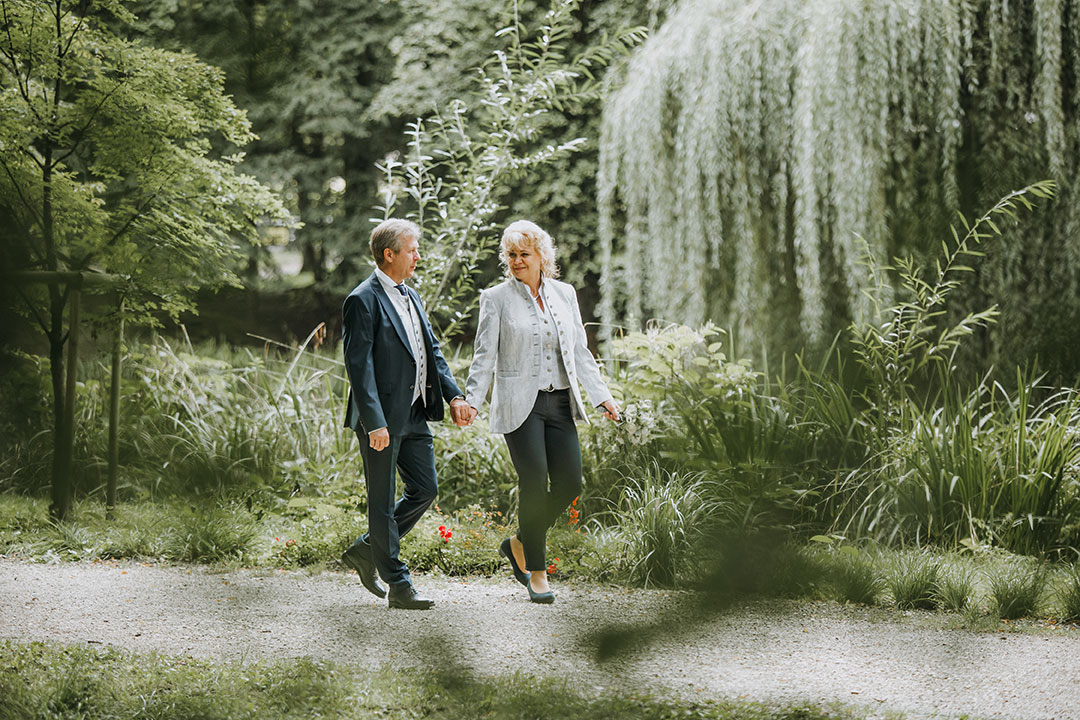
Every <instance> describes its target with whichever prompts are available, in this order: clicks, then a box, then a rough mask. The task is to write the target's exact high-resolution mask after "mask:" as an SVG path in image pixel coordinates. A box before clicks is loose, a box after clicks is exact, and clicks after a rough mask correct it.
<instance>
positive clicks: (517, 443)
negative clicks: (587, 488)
mask: <svg viewBox="0 0 1080 720" xmlns="http://www.w3.org/2000/svg"><path fill="white" fill-rule="evenodd" d="M505 437H506V446H507V447H508V448H509V449H510V459H511V460H512V461H513V463H514V469H515V470H517V474H518V539H520V540H521V542H522V544H524V546H525V569H526V570H528V571H533V570H546V569H547V561H546V559H545V558H546V547H547V531H548V528H550V527H551V526H552V525H554V524H555V521H556V520H558V519H559V516H560V515H561V514H562V512H563V510H565V509H566V508H567V507H568V506H569V505H570V503H571V502H573V500H574V498H576V497H577V496H578V495H580V494H581V445H580V444H579V443H578V434H577V427H575V425H574V418H573V414H572V412H571V410H570V391H569V390H555V391H553V392H542V391H541V392H538V393H537V394H536V404H535V405H533V409H532V412H531V413H529V416H528V417H527V418H525V422H524V423H522V424H521V427H519V428H518V429H517V430H514V431H513V432H510V433H507V434H506V435H505ZM549 478H550V481H551V482H550V487H549V484H548V480H549Z"/></svg>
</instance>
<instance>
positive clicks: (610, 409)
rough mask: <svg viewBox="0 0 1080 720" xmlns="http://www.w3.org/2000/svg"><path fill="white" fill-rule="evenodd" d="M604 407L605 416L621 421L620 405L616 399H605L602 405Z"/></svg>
mask: <svg viewBox="0 0 1080 720" xmlns="http://www.w3.org/2000/svg"><path fill="white" fill-rule="evenodd" d="M600 407H602V408H604V417H606V418H607V419H608V420H612V421H614V422H619V406H618V405H617V404H616V403H615V401H614V400H605V401H604V403H603V404H602V405H601V406H600Z"/></svg>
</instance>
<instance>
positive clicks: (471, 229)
mask: <svg viewBox="0 0 1080 720" xmlns="http://www.w3.org/2000/svg"><path fill="white" fill-rule="evenodd" d="M579 5H580V0H556V2H554V3H553V4H552V6H551V9H550V10H549V11H548V12H547V14H546V15H545V17H544V20H543V22H542V24H541V25H540V27H538V28H537V30H536V31H535V33H534V34H533V36H534V39H529V37H530V35H529V31H528V29H527V28H526V27H525V26H524V25H523V24H522V23H521V22H520V21H519V20H518V19H517V18H515V19H514V22H513V23H512V24H511V25H509V26H507V27H504V28H502V29H501V30H499V31H498V32H497V33H496V36H497V37H499V38H506V39H507V41H508V46H507V47H506V48H505V49H499V50H496V51H495V52H493V53H492V56H491V58H490V59H489V61H488V62H487V63H485V64H484V65H483V66H482V67H480V68H479V69H478V70H477V72H476V87H477V89H478V90H479V91H480V93H479V96H480V104H479V106H478V107H476V108H470V107H469V106H468V105H467V104H466V103H465V102H464V101H462V100H454V101H452V102H451V103H449V104H448V105H447V106H446V107H445V108H442V109H440V110H437V111H436V112H434V113H433V114H432V115H430V116H429V117H427V118H424V119H417V120H416V121H415V122H414V123H412V124H410V125H409V129H408V133H407V134H408V137H409V142H408V146H407V151H406V153H405V157H404V160H398V159H397V158H388V159H387V161H386V162H384V163H382V164H380V165H379V169H380V170H381V171H382V172H383V173H384V174H385V181H384V186H383V189H382V193H381V194H382V198H381V199H382V203H381V204H380V205H379V206H378V208H377V209H378V210H379V211H380V214H381V217H380V218H379V219H380V220H381V219H385V218H387V217H390V216H391V215H394V214H395V213H402V214H404V215H405V216H407V217H409V218H410V219H412V220H414V221H415V222H416V223H417V224H418V225H420V227H421V229H422V231H423V233H424V245H423V254H424V257H425V266H426V268H427V271H426V272H424V273H422V275H421V276H419V277H418V284H419V286H420V288H419V289H420V292H421V294H422V295H423V296H424V297H425V299H426V300H427V303H428V313H429V315H430V316H431V317H432V321H433V322H434V323H435V325H436V326H437V328H438V329H439V331H440V332H441V333H442V334H453V333H454V332H455V330H457V329H458V327H459V326H460V324H461V323H462V322H463V321H464V320H465V319H466V318H467V317H468V316H469V314H470V312H471V311H472V309H473V307H474V306H475V303H476V292H475V278H476V275H477V273H478V270H479V267H480V264H481V263H482V262H483V260H484V259H485V258H487V257H489V256H490V255H491V254H492V253H493V252H494V251H495V249H496V247H497V244H498V241H497V237H496V236H495V235H493V234H491V231H492V230H493V226H492V218H493V217H494V216H495V214H496V213H497V211H498V210H499V209H500V208H501V207H502V204H501V201H502V198H503V197H504V195H505V193H506V191H507V188H508V187H509V186H510V184H511V182H512V181H514V180H517V179H519V178H521V177H522V175H523V174H524V173H526V172H528V171H529V170H531V169H533V168H536V167H540V166H543V165H547V164H550V163H552V162H554V161H555V160H557V159H559V158H563V157H566V156H568V155H570V154H572V153H575V152H578V151H580V150H581V149H582V148H583V147H584V145H585V143H586V139H585V138H580V137H579V138H570V139H567V140H566V141H565V142H560V143H557V144H543V145H540V144H539V143H538V142H537V141H538V138H539V132H540V127H541V125H542V123H543V120H544V118H545V116H546V115H549V114H551V113H560V112H571V113H572V112H575V111H576V110H578V109H579V108H580V107H581V105H582V104H583V103H584V102H585V101H587V100H590V99H594V98H596V97H598V96H599V95H600V92H601V88H600V84H599V81H598V80H597V77H596V74H595V73H596V71H597V70H598V69H600V68H603V67H605V66H607V65H609V64H610V63H611V62H613V61H614V60H615V59H616V58H618V57H621V56H622V55H624V54H626V53H627V52H628V51H629V50H630V49H631V48H632V47H634V46H635V45H637V44H638V43H640V42H642V41H643V40H644V39H645V35H646V31H645V29H644V28H640V27H635V28H629V29H626V30H624V31H621V32H619V33H616V34H615V35H614V37H610V38H609V37H604V38H602V39H601V41H600V42H599V43H598V44H596V45H594V46H593V47H590V48H588V49H587V50H586V51H585V52H583V53H580V54H579V55H577V56H575V57H573V58H571V59H569V60H567V59H566V47H567V44H568V40H569V39H570V36H571V33H572V32H573V29H574V27H575V24H574V23H575V21H574V13H575V12H576V11H577V9H578V7H579ZM403 197H404V198H407V199H408V205H407V206H406V207H404V208H402V207H401V205H403V204H404V203H402V198H403Z"/></svg>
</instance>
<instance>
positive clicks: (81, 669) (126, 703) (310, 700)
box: [0, 641, 866, 720]
mask: <svg viewBox="0 0 1080 720" xmlns="http://www.w3.org/2000/svg"><path fill="white" fill-rule="evenodd" d="M440 660H445V658H440ZM466 716H467V717H476V718H491V719H492V720H498V719H500V718H507V719H509V718H521V717H544V718H552V720H557V719H559V718H566V719H567V720H570V719H571V718H581V717H588V718H597V719H598V720H604V719H608V718H610V719H611V720H616V719H618V720H624V719H626V720H639V719H640V720H666V719H668V718H676V717H696V718H702V719H704V720H774V719H775V720H780V719H781V718H789V719H790V718H799V720H852V719H854V718H861V717H866V713H864V712H861V711H859V710H856V709H849V708H845V707H842V706H829V707H825V706H819V705H814V704H801V703H799V704H796V703H792V704H775V705H765V704H760V703H752V702H746V701H739V700H720V701H715V700H710V701H703V702H692V703H691V702H686V701H681V700H671V699H664V698H659V697H655V696H650V695H646V694H644V693H625V692H614V691H611V690H607V691H603V692H600V693H595V692H593V693H588V694H586V693H583V692H581V690H580V689H575V688H574V686H573V683H569V682H565V681H554V680H539V679H535V678H532V677H530V676H526V675H521V674H515V675H512V676H509V677H500V678H486V677H475V676H472V675H471V674H470V673H469V672H468V671H467V670H466V669H464V668H460V667H456V666H455V665H454V663H453V662H452V661H450V662H447V663H444V664H438V663H436V664H433V667H431V668H414V669H406V670H392V669H382V670H375V671H371V670H368V669H360V668H356V667H350V666H347V665H341V664H334V663H329V662H319V661H315V660H311V659H307V658H301V659H298V660H288V661H279V662H252V661H241V662H234V663H223V662H211V661H208V660H201V659H196V658H192V657H182V656H167V655H157V654H135V653H129V652H124V651H120V650H95V649H88V648H82V647H64V646H58V645H47V644H41V643H28V644H22V643H14V642H11V641H3V642H0V720H28V719H30V718H32V719H33V720H54V719H55V720H60V719H61V718H70V717H80V718H85V719H86V720H99V719H104V718H116V717H123V718H128V719H130V720H137V719H142V718H146V719H150V718H153V719H154V720H173V719H175V720H187V719H188V718H193V717H198V718H202V719H203V720H225V719H226V718H228V720H244V719H245V718H251V719H252V720H255V719H258V720H267V719H273V720H278V719H285V718H297V719H299V718H304V719H305V720H306V719H307V718H312V717H337V718H371V717H425V718H435V719H437V718H446V719H447V720H451V719H454V720H456V719H457V718H461V717H466Z"/></svg>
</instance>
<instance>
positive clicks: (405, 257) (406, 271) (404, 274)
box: [382, 237, 420, 283]
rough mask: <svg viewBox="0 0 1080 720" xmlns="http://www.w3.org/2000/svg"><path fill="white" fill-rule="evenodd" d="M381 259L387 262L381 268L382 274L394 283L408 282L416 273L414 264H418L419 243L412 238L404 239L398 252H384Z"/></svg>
mask: <svg viewBox="0 0 1080 720" xmlns="http://www.w3.org/2000/svg"><path fill="white" fill-rule="evenodd" d="M383 257H385V258H386V261H387V262H386V265H384V266H383V268H382V271H383V272H384V273H386V274H387V275H389V276H390V278H391V279H392V280H393V281H394V282H398V283H399V282H402V281H404V280H408V279H409V278H411V277H412V276H413V273H414V272H416V263H418V262H420V243H419V242H418V241H417V239H416V238H414V237H404V238H402V239H401V250H400V251H398V252H394V251H393V250H386V251H385V252H384V253H383Z"/></svg>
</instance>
